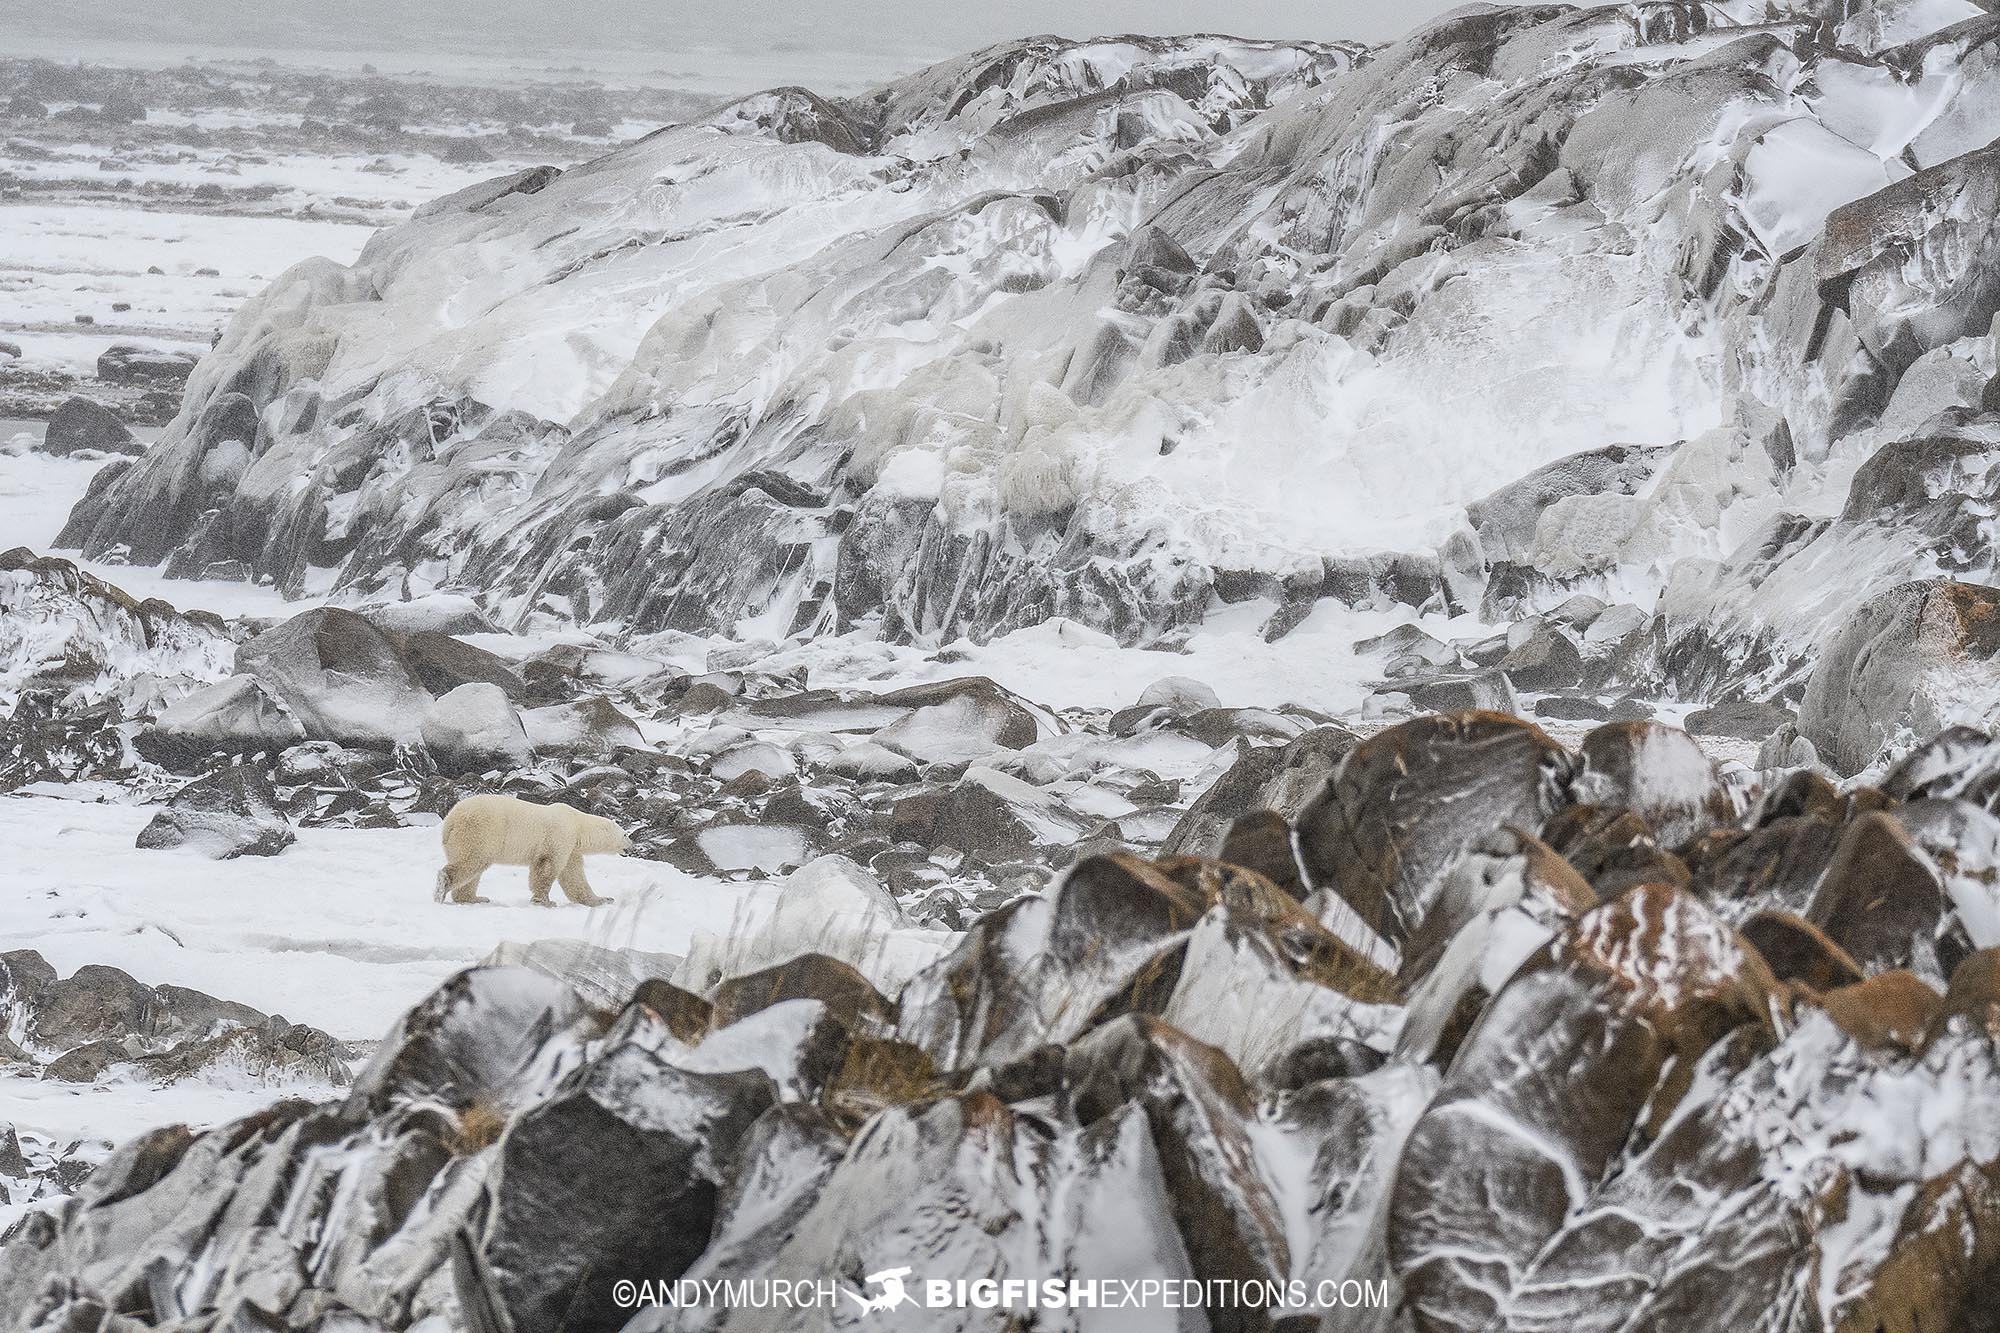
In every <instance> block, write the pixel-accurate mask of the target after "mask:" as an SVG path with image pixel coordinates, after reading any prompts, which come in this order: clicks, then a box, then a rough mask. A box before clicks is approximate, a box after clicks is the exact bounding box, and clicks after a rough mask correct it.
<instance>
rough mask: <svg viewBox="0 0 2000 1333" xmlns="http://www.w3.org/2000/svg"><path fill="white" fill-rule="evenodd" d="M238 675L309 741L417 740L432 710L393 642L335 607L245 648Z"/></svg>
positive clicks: (383, 743)
mask: <svg viewBox="0 0 2000 1333" xmlns="http://www.w3.org/2000/svg"><path fill="white" fill-rule="evenodd" d="M236 669H237V671H238V672H239V673H241V674H245V675H249V676H253V677H255V678H256V680H257V681H258V682H259V683H260V684H262V685H263V686H264V687H265V689H267V690H268V691H269V692H270V693H271V695H272V696H273V697H275V698H276V699H278V700H279V701H280V702H281V703H282V704H283V705H284V706H285V710H286V711H287V712H288V713H289V714H290V715H291V716H292V717H293V718H295V719H297V720H298V723H299V725H300V726H301V727H302V728H303V729H304V731H305V734H306V735H307V736H309V737H311V738H312V739H314V740H329V741H338V742H340V743H341V744H344V745H345V744H352V745H372V746H380V747H383V748H390V747H393V746H396V745H400V744H405V743H409V742H414V741H417V740H418V739H419V738H420V733H421V729H422V726H423V720H424V715H425V713H426V712H427V711H428V710H429V708H430V705H431V693H430V691H428V690H426V689H425V688H424V687H423V684H422V683H421V682H420V681H419V680H418V679H417V677H416V673H415V671H414V670H413V669H412V668H411V666H410V663H409V661H408V659H406V658H405V657H404V656H403V654H402V652H401V651H400V650H399V649H398V647H397V645H396V643H395V641H394V640H393V639H391V638H390V637H389V636H388V635H387V634H385V633H383V632H382V631H381V630H380V629H377V628H376V627H375V626H374V625H373V624H372V623H370V622H369V621H368V619H367V618H366V617H363V616H359V615H356V614H355V613H354V612H352V611H345V610H342V609H341V608H339V607H334V606H327V607H320V608H319V609H317V610H313V611H304V612H301V613H300V614H298V615H296V616H293V617H292V618H291V619H290V620H287V621H286V622H285V623H284V624H282V625H279V626H277V627H275V628H273V629H268V630H265V631H264V632H263V633H262V634H259V635H258V636H257V637H256V638H254V639H251V640H250V641H249V642H247V643H245V644H243V645H242V646H241V647H239V648H238V649H237V650H236Z"/></svg>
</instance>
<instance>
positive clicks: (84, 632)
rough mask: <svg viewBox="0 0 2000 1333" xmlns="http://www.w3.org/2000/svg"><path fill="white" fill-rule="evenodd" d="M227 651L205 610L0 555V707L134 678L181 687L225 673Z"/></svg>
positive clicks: (37, 560)
mask: <svg viewBox="0 0 2000 1333" xmlns="http://www.w3.org/2000/svg"><path fill="white" fill-rule="evenodd" d="M234 651H235V646H234V645H233V644H232V643H231V642H230V639H229V635H228V632H227V631H226V629H225V627H224V626H223V623H222V622H221V621H220V620H219V619H217V618H216V617H214V616H212V615H209V614H208V613H206V612H200V611H197V612H192V613H189V614H186V615H183V614H181V613H180V612H177V611H175V610H174V608H173V607H172V606H170V605H168V604H167V603H165V602H162V601H158V600H154V599H148V600H146V601H140V600H138V599H136V598H134V597H132V596H130V595H129V594H127V593H126V592H125V591H124V590H122V589H120V588H116V587H113V586H112V585H111V584H108V583H106V582H104V581H103V580H102V579H99V578H96V577H94V576H92V575H90V574H87V573H85V572H84V571H82V570H80V569H78V568H77V567H76V566H75V565H73V564H71V563H70V562H69V561H67V560H59V559H54V558H51V557H45V556H38V555H35V554H34V553H33V552H31V551H29V550H28V549H27V548H25V547H16V548H15V549H13V550H11V551H7V552H5V553H4V554H0V703H9V704H11V702H12V701H13V700H14V699H15V698H17V697H18V695H19V694H20V693H21V692H23V691H30V690H43V691H53V692H55V693H56V694H58V695H59V696H61V697H62V698H64V699H65V700H68V701H72V702H95V701H98V700H101V699H104V698H106V697H107V696H110V695H113V694H115V693H117V692H118V691H119V690H120V689H121V688H122V687H124V686H126V685H127V684H128V683H129V682H131V681H132V680H133V679H134V678H135V677H141V676H151V677H158V678H163V679H165V680H178V681H180V682H182V688H185V685H186V684H187V683H193V682H199V681H210V680H214V679H215V678H217V677H218V676H220V675H222V674H224V671H225V670H226V664H227V663H228V661H229V659H230V657H231V655H232V654H233V653H234Z"/></svg>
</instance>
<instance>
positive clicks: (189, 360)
mask: <svg viewBox="0 0 2000 1333" xmlns="http://www.w3.org/2000/svg"><path fill="white" fill-rule="evenodd" d="M199 360H201V358H200V357H199V356H197V355H196V354H195V353H193V352H184V351H169V350H165V349H161V348H156V347H134V346H132V345H131V344H129V343H117V344H114V345H113V346H111V347H108V348H106V349H105V350H104V351H103V352H101V353H100V354H99V355H98V358H97V378H99V379H101V380H105V381H108V382H109V383H112V384H130V385H135V386H137V387H140V388H176V387H178V386H180V385H183V384H186V383H187V380H188V376H189V375H191V374H193V373H194V367H195V363H196V362H197V361H199Z"/></svg>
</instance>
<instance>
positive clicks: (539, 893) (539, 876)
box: [528, 856, 556, 907]
mask: <svg viewBox="0 0 2000 1333" xmlns="http://www.w3.org/2000/svg"><path fill="white" fill-rule="evenodd" d="M555 877H556V861H555V858H554V857H552V856H538V857H536V858H535V859H534V860H532V861H530V862H529V863H528V897H530V898H531V899H533V900H534V903H535V905H536V906H537V907H547V906H548V905H549V885H550V884H551V883H553V882H554V880H555Z"/></svg>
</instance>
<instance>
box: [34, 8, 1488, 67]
mask: <svg viewBox="0 0 2000 1333" xmlns="http://www.w3.org/2000/svg"><path fill="white" fill-rule="evenodd" d="M1456 3H1458V0H1230V2H1229V3H1219V2H1218V0H826V3H818V4H814V3H806V2H804V0H776V2H775V3H763V4H759V3H755V2H754V0H750V2H748V3H746V2H744V0H700V2H699V3H688V2H687V0H146V2H145V3H142V4H141V3H128V0H102V2H101V3H96V4H86V3H78V2H75V0H57V3H55V4H52V5H51V4H44V3H40V0H0V29H5V28H6V27H7V26H9V22H10V19H11V21H12V22H15V23H23V24H26V25H27V26H29V27H31V28H33V29H35V30H37V31H38V35H41V36H44V37H47V36H49V35H56V36H60V35H62V34H64V33H66V32H72V31H73V32H74V33H75V35H76V40H77V43H78V53H79V54H84V53H85V52H86V51H87V49H88V48H89V47H91V46H93V45H96V44H97V43H98V42H100V41H104V40H133V39H138V40H147V41H162V42H169V43H172V44H174V45H175V46H177V47H180V48H184V49H187V50H197V49H200V48H201V47H203V46H215V47H268V46H271V45H274V44H298V45H308V46H313V47H325V48H329V49H370V50H375V49H397V48H402V47H404V46H406V45H408V44H412V43H420V44H426V45H430V46H433V47H436V46H438V45H442V46H444V47H445V48H446V49H465V50H474V51H485V52H497V51H500V50H518V51H519V52H520V53H521V54H522V55H523V56H528V57H531V56H533V55H534V54H536V53H538V52H543V51H549V50H551V49H571V50H574V49H592V48H597V49H603V48H622V49H625V50H627V51H630V50H632V49H633V48H638V47H643V48H645V49H647V50H652V51H659V52H662V53H672V52H675V51H678V50H685V49H687V48H688V47H690V46H695V45H702V44H709V45H721V46H728V47H731V48H733V49H736V50H745V49H751V48H758V47H769V48H772V49H785V48H788V47H799V46H807V47H816V48H820V49H822V50H824V49H828V48H833V49H842V50H856V49H866V48H867V47H869V46H870V45H875V46H879V47H884V48H895V49H900V50H905V51H927V50H928V51H934V52H937V53H939V54H943V53H947V52H955V51H960V50H965V49H968V48H971V47H976V46H982V45H985V44H987V43H989V42H994V41H999V40H1001V39H1003V38H1008V37H1019V36H1024V35H1027V34H1030V33H1039V32H1054V33H1058V34H1061V35H1064V36H1072V37H1090V36H1097V35H1099V34H1104V33H1114V32H1154V33H1167V32H1227V33H1233V34H1236V35H1238V36H1245V37H1321V38H1330V37H1351V38H1356V39H1359V40H1363V41H1371V42H1377V41H1384V40H1387V39H1389V38H1392V37H1395V36H1398V35H1400V34H1401V33H1403V32H1406V31H1408V30H1409V29H1410V28H1411V27H1413V26H1414V25H1416V24H1417V23H1419V22H1421V21H1422V20H1424V19H1426V18H1429V17H1431V16H1432V15H1435V14H1439V13H1442V12H1444V11H1445V10H1446V9H1449V8H1452V7H1453V6H1454V5H1455V4H1456ZM0 45H4V42H0ZM38 45H39V43H38Z"/></svg>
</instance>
